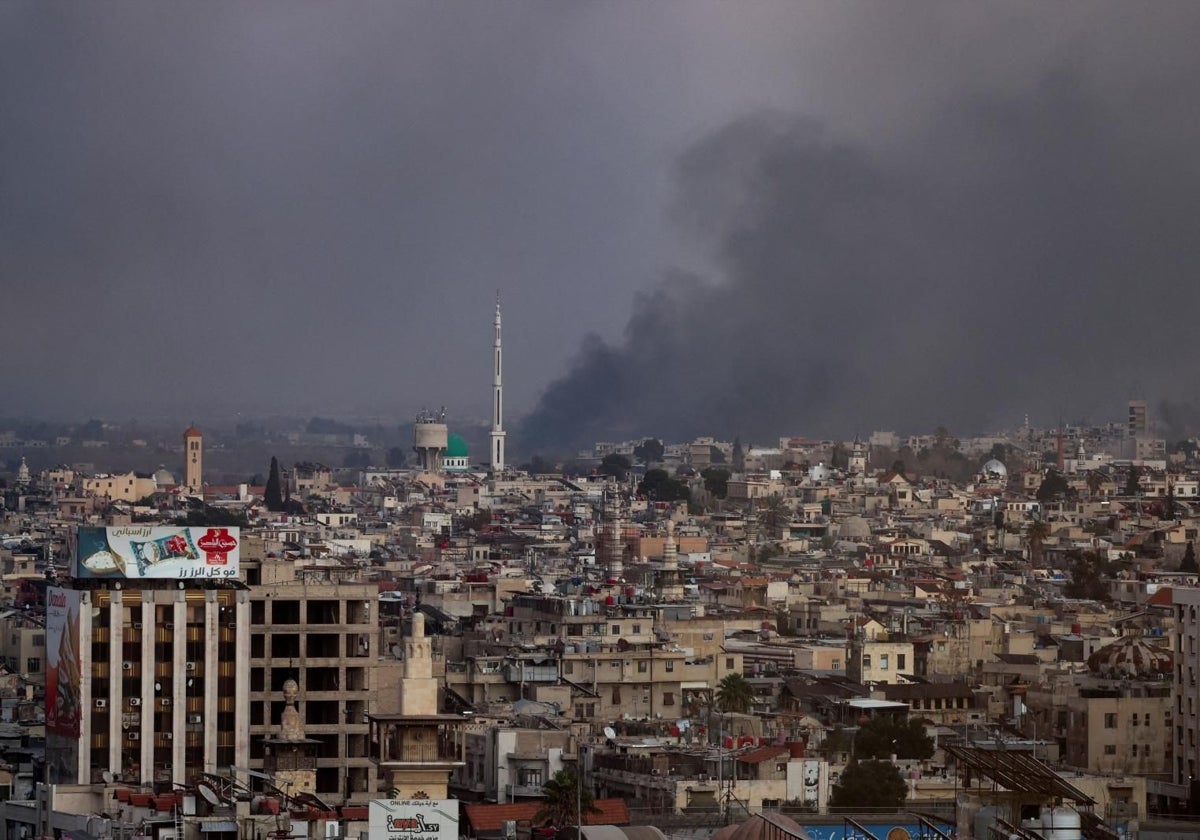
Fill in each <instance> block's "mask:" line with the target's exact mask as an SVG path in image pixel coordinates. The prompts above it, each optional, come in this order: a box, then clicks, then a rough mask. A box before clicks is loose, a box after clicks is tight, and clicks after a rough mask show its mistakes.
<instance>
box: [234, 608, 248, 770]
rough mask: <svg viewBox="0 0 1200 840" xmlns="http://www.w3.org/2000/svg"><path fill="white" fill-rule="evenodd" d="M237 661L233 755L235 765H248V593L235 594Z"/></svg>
mask: <svg viewBox="0 0 1200 840" xmlns="http://www.w3.org/2000/svg"><path fill="white" fill-rule="evenodd" d="M236 614H237V618H236V619H235V620H236V621H237V631H236V637H235V638H236V643H235V644H236V650H237V654H236V662H237V673H236V675H235V680H236V681H235V683H234V718H233V719H234V726H235V728H236V731H235V733H234V742H233V756H234V762H233V763H234V764H235V765H237V766H238V767H249V766H250V593H249V592H244V591H240V590H239V591H238V593H237V609H236Z"/></svg>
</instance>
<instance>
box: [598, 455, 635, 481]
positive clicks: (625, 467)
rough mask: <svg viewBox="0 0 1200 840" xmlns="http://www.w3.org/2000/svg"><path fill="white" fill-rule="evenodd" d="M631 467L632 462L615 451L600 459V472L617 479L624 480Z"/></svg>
mask: <svg viewBox="0 0 1200 840" xmlns="http://www.w3.org/2000/svg"><path fill="white" fill-rule="evenodd" d="M631 467H633V463H632V462H631V461H630V460H629V459H628V458H626V457H625V456H624V455H618V454H617V453H615V452H613V453H612V454H610V455H605V456H604V457H603V458H602V459H601V460H600V474H601V475H611V476H612V477H613V478H615V479H616V480H617V481H624V480H625V478H626V477H627V476H628V475H629V470H630V468H631Z"/></svg>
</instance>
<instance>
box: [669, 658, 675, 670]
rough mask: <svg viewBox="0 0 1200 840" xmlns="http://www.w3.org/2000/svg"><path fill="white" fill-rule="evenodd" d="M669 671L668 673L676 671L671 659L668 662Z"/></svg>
mask: <svg viewBox="0 0 1200 840" xmlns="http://www.w3.org/2000/svg"><path fill="white" fill-rule="evenodd" d="M667 670H668V671H674V670H675V662H674V661H673V660H670V659H668V660H667Z"/></svg>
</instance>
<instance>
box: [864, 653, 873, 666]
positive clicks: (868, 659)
mask: <svg viewBox="0 0 1200 840" xmlns="http://www.w3.org/2000/svg"><path fill="white" fill-rule="evenodd" d="M862 666H863V668H870V667H871V654H869V653H864V654H863V655H862Z"/></svg>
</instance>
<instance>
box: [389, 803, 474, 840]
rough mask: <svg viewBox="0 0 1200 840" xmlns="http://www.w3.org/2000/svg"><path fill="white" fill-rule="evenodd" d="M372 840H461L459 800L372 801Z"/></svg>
mask: <svg viewBox="0 0 1200 840" xmlns="http://www.w3.org/2000/svg"><path fill="white" fill-rule="evenodd" d="M368 828H369V834H368V837H369V840H458V800H457V799H372V800H371V808H370V821H369V823H368Z"/></svg>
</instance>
